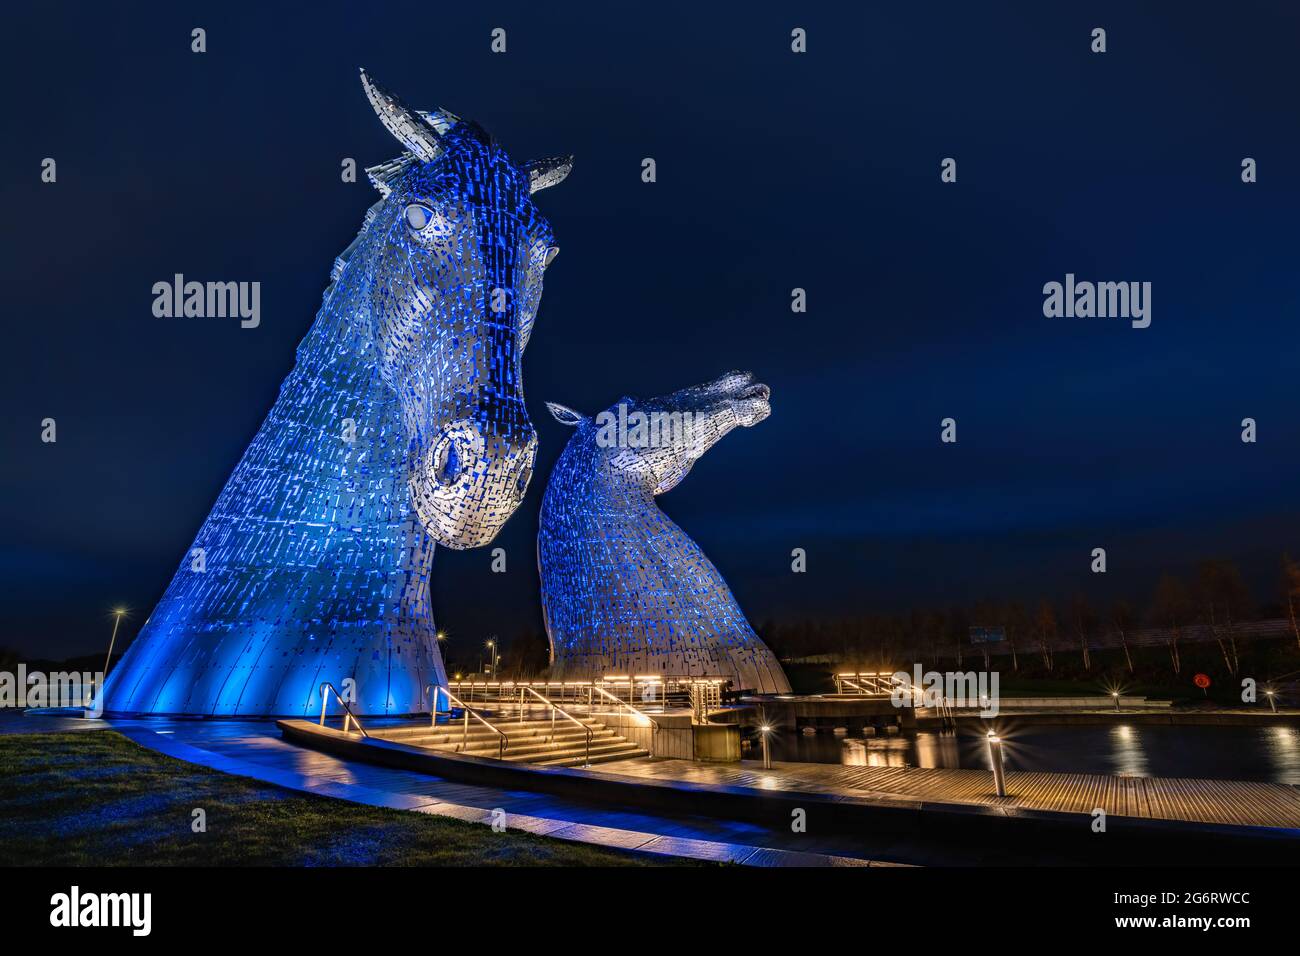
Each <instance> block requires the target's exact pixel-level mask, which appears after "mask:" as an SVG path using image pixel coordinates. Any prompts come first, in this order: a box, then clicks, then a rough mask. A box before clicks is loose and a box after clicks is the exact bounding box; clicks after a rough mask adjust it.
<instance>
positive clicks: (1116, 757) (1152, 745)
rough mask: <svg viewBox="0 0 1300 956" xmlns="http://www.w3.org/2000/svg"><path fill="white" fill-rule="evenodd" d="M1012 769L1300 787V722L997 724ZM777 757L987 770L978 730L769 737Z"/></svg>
mask: <svg viewBox="0 0 1300 956" xmlns="http://www.w3.org/2000/svg"><path fill="white" fill-rule="evenodd" d="M998 730H999V733H1000V734H1001V735H1002V738H1003V754H1004V761H1005V765H1006V768H1007V769H1008V770H1045V771H1052V772H1057V773H1104V774H1124V775H1128V776H1137V777H1208V778H1218V779H1225V780H1268V781H1273V782H1276V783H1289V784H1300V727H1295V726H1289V725H1285V724H1277V725H1271V726H1255V727H1213V726H1183V727H1179V726H1170V725H1141V724H1114V725H1104V724H1097V725H1064V724H1037V723H1034V724H1030V723H1026V722H1023V721H1021V722H1020V723H1019V724H1011V725H1009V726H1004V727H1000V728H999V729H998ZM772 759H773V760H793V761H804V762H811V763H841V764H851V765H854V766H860V767H964V768H968V769H972V768H973V769H978V770H987V769H988V767H989V758H988V743H987V740H986V739H985V737H984V732H983V731H981V730H976V729H974V728H972V729H969V730H964V731H963V732H962V733H959V734H958V735H957V736H955V737H954V736H944V735H940V734H936V733H931V732H928V731H926V732H919V733H917V734H915V735H914V736H904V737H865V738H863V737H834V736H831V735H830V734H817V735H815V736H804V735H802V734H795V733H790V732H786V733H779V732H778V733H774V734H773V735H772Z"/></svg>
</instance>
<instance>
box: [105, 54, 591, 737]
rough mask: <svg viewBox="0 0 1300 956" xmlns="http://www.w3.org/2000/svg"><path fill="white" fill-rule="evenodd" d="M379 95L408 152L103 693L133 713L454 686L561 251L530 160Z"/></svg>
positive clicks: (525, 463) (293, 706) (414, 694)
mask: <svg viewBox="0 0 1300 956" xmlns="http://www.w3.org/2000/svg"><path fill="white" fill-rule="evenodd" d="M361 79H362V84H363V86H364V88H365V91H366V94H367V96H368V97H369V99H370V102H371V104H372V105H373V107H374V109H375V111H376V112H377V113H378V114H379V118H380V119H381V120H382V121H383V123H384V125H385V126H386V127H387V128H388V129H389V130H390V131H391V132H392V134H393V135H394V136H396V137H397V138H398V140H400V141H401V143H402V145H403V146H404V147H405V151H404V152H403V153H402V154H401V155H400V156H399V157H397V158H396V159H394V160H391V161H389V162H386V163H382V164H380V165H379V166H375V167H373V168H371V169H369V170H367V172H368V173H369V175H370V180H371V182H373V183H374V185H375V187H376V188H377V189H378V190H379V191H380V193H381V194H382V198H381V199H380V200H379V202H377V203H375V204H374V205H373V206H371V208H370V209H369V210H368V211H367V212H366V215H365V220H364V222H363V224H362V227H361V230H360V231H359V232H358V234H357V236H356V238H355V239H354V240H353V242H352V244H351V245H350V246H348V248H347V249H346V250H344V252H343V253H342V255H340V256H339V257H338V258H337V259H336V260H335V262H334V269H333V271H332V273H331V276H330V280H331V281H330V283H329V286H328V287H327V288H326V290H325V295H324V299H323V301H322V303H321V305H320V309H319V310H318V311H317V313H316V319H315V321H314V322H313V323H312V325H311V327H310V328H309V329H308V331H307V334H306V336H305V337H304V338H303V340H302V342H301V343H300V344H299V346H298V351H297V360H296V361H295V362H294V365H293V368H292V370H291V371H290V372H289V374H288V376H287V377H286V378H285V380H284V382H283V384H282V385H281V386H280V392H279V394H278V396H277V397H276V400H275V404H274V405H273V406H272V408H271V410H270V411H269V412H268V413H267V416H266V418H265V419H264V420H263V422H262V425H261V427H260V428H259V429H258V431H257V434H256V435H254V436H253V439H252V441H251V442H250V443H249V445H248V447H247V449H245V451H244V454H243V455H242V456H241V458H240V460H239V462H238V464H236V466H235V469H234V471H233V472H232V473H231V475H230V478H229V479H228V480H227V481H226V484H225V486H224V487H223V488H222V491H221V494H220V496H219V497H218V499H217V501H216V503H215V504H214V505H213V507H212V510H211V511H210V512H209V513H208V517H207V519H206V520H205V521H204V522H203V526H202V527H201V528H200V529H199V531H198V534H197V535H196V536H195V538H194V541H193V544H192V545H191V547H190V549H189V550H188V552H187V553H186V554H185V556H184V558H183V559H182V562H181V564H180V567H179V568H178V569H177V571H176V573H175V575H174V576H173V577H172V581H171V584H170V585H169V587H168V588H167V591H166V593H165V594H164V595H163V597H162V599H161V600H160V601H159V602H158V604H157V606H156V607H155V608H154V611H153V613H152V614H151V615H150V616H149V619H148V620H147V621H146V622H145V624H144V626H143V628H142V629H141V631H140V634H139V636H138V637H137V638H136V640H135V641H134V642H133V643H132V645H131V647H130V649H129V650H128V652H127V654H126V656H125V657H124V658H123V660H122V662H121V663H120V664H119V665H118V666H117V667H116V668H115V669H114V670H113V672H112V676H111V677H110V678H109V680H108V682H107V685H106V686H105V695H106V699H107V709H108V710H109V711H110V712H120V713H152V714H160V713H166V714H221V715H268V714H274V715H294V716H304V715H307V714H312V713H318V712H319V709H320V708H321V706H322V697H324V701H325V704H326V705H327V706H333V705H331V704H330V703H329V702H330V697H329V696H328V688H324V689H322V687H323V685H324V684H326V683H328V684H331V685H333V686H334V687H336V688H338V693H340V694H341V695H343V696H345V697H346V696H348V695H351V702H352V705H353V706H354V708H355V710H356V712H357V713H360V714H363V715H364V714H407V713H414V712H417V711H425V710H427V708H428V707H429V705H430V703H431V699H430V692H429V690H428V688H429V687H430V686H431V685H435V684H441V685H445V684H446V682H447V675H446V668H445V667H444V665H443V662H442V657H441V654H440V652H439V650H438V641H437V631H436V629H435V626H434V618H433V609H432V608H431V606H430V597H429V584H430V580H431V578H432V574H433V562H434V554H435V551H436V549H437V547H438V545H444V546H446V547H449V548H472V547H476V546H479V545H483V544H486V543H487V542H489V541H491V540H492V538H493V537H494V536H495V535H496V534H497V532H498V531H499V530H500V529H501V526H502V525H503V524H505V522H506V520H507V519H508V518H509V517H510V515H511V514H512V513H513V512H514V511H515V509H516V508H517V507H518V506H519V503H520V501H521V500H522V499H523V496H524V491H525V490H526V489H527V487H528V482H529V478H530V475H531V472H532V465H533V457H534V455H535V454H536V450H537V437H536V434H535V433H534V430H533V426H532V423H531V422H530V421H529V420H528V414H527V412H526V411H525V410H524V393H523V383H522V381H521V378H520V365H521V358H522V356H523V352H524V347H525V346H526V345H527V344H528V338H529V334H530V333H531V331H532V326H533V319H534V317H535V316H536V313H537V306H538V300H539V299H540V297H541V294H542V273H543V272H544V271H545V269H546V266H547V265H548V264H549V263H550V261H551V259H552V258H553V257H554V255H555V252H556V249H555V244H554V240H553V239H552V236H551V229H550V227H549V225H548V224H547V222H546V220H545V218H543V217H542V215H541V214H540V213H539V212H538V210H537V207H536V206H535V205H534V204H533V193H535V192H537V191H538V190H539V189H544V188H546V187H548V186H553V185H555V184H556V183H558V182H560V181H561V180H562V179H564V177H565V176H566V175H567V174H568V172H569V168H570V161H569V160H568V159H554V160H543V161H541V162H535V163H524V164H522V165H521V164H517V163H515V162H513V161H512V160H511V159H510V157H509V156H507V155H506V153H505V151H504V150H502V149H501V147H500V146H498V145H497V144H496V143H495V142H494V141H493V140H492V138H491V137H490V136H488V135H487V134H486V133H485V132H484V131H483V130H482V129H480V128H479V127H478V126H477V125H475V124H473V123H470V122H465V121H463V120H461V119H459V118H458V117H456V116H453V115H452V114H451V113H447V112H445V111H440V110H434V111H432V112H420V111H415V110H410V109H408V108H406V107H405V106H403V105H402V104H401V103H400V102H399V101H398V100H397V99H396V97H393V96H390V95H389V94H387V93H385V92H384V91H383V90H381V89H379V87H377V86H376V85H375V84H374V83H373V82H372V81H371V80H370V78H369V77H368V76H367V75H366V74H365V73H364V72H363V73H362V77H361ZM289 320H290V321H292V319H291V318H289Z"/></svg>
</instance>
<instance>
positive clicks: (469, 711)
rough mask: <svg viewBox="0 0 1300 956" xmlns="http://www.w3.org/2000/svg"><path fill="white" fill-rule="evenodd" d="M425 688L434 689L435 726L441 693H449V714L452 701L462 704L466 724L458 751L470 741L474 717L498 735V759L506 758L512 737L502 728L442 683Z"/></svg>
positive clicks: (431, 712) (432, 719)
mask: <svg viewBox="0 0 1300 956" xmlns="http://www.w3.org/2000/svg"><path fill="white" fill-rule="evenodd" d="M424 690H425V693H428V692H429V691H430V690H432V691H433V706H432V707H430V708H429V718H430V724H429V725H430V726H434V725H436V724H437V723H438V695H439V694H440V693H441V694H446V695H447V712H448V714H450V713H451V705H452V703H456V704H458V705H459V706H460V709H461V710H462V711H463V712H464V714H465V724H464V727H463V729H462V730H461V735H460V746H458V747H457V748H456V752H457V753H462V752H464V750H465V747H466V745H467V744H468V743H469V719H470V718H471V717H473V718H474V719H475V720H477V721H478V722H479V723H480V724H482V725H483V726H484V727H486V728H487V729H488V730H490V731H492V733H494V734H496V735H497V759H498V760H505V759H506V750H507V749H508V748H509V747H510V738H509V737H507V736H506V735H505V733H503V732H502V731H501V730H498V729H497V728H496V727H494V726H493V725H492V724H490V723H488V722H487V720H485V719H484V718H483V715H482V714H480V713H479V712H478V711H476V710H474V709H473V708H472V707H470V706H468V705H467V704H466V703H465V702H464V701H463V700H461V699H460V698H459V697H457V696H456V695H455V694H453V693H452V692H451V690H450V688H447V687H443V686H442V685H441V684H430V685H429V686H428V687H426V688H425V689H424Z"/></svg>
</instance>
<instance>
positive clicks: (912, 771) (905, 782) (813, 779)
mask: <svg viewBox="0 0 1300 956" xmlns="http://www.w3.org/2000/svg"><path fill="white" fill-rule="evenodd" d="M600 769H601V771H602V772H604V773H616V774H626V775H629V776H636V777H647V778H652V779H657V780H684V781H690V782H693V783H710V784H719V785H723V786H733V787H753V788H755V789H759V790H799V791H817V792H829V793H841V794H845V795H852V796H875V797H887V798H890V799H895V800H897V799H904V800H914V801H917V802H918V803H964V804H981V805H984V806H997V807H1007V808H1019V809H1032V810H1054V811H1062V812H1066V813H1084V814H1091V813H1092V812H1093V811H1094V810H1095V809H1097V808H1101V809H1102V810H1105V811H1106V813H1107V814H1108V815H1110V814H1114V815H1117V816H1128V817H1141V818H1145V819H1158V820H1184V821H1192V822H1196V823H1219V824H1234V825H1239V826H1259V827H1286V828H1291V829H1295V828H1300V787H1294V786H1290V785H1288V784H1282V783H1253V782H1246V781H1237V780H1199V779H1192V778H1182V777H1114V776H1107V775H1104V774H1086V773H1030V772H1024V771H1009V772H1008V773H1007V775H1006V781H1007V796H1006V797H1005V798H999V797H998V796H997V795H996V794H995V793H994V792H993V776H992V774H991V773H989V772H987V771H983V770H931V769H922V768H915V767H850V766H839V765H832V764H807V763H780V762H775V761H774V762H773V764H772V769H771V770H764V769H763V765H762V764H761V763H759V762H757V761H750V760H747V761H743V762H742V763H740V764H701V763H695V762H692V761H689V760H671V759H639V760H626V761H620V762H616V763H610V764H605V765H603V766H602V767H601V768H600Z"/></svg>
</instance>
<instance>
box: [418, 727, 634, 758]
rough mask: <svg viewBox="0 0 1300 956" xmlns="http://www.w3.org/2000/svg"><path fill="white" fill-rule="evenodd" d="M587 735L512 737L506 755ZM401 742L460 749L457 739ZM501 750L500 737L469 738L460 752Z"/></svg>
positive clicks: (580, 740) (603, 736)
mask: <svg viewBox="0 0 1300 956" xmlns="http://www.w3.org/2000/svg"><path fill="white" fill-rule="evenodd" d="M622 739H623V738H622V737H619V736H618V735H616V734H615V733H614V732H613V731H612V730H601V731H597V732H596V733H593V734H592V735H591V741H592V744H593V745H595V744H596V743H597V742H604V741H608V740H622ZM586 740H587V735H586V734H584V733H583V732H582V731H581V730H578V729H576V728H575V729H574V730H573V732H572V733H564V734H561V733H558V732H557V733H556V735H555V738H554V739H551V736H550V735H549V734H545V735H539V736H537V737H522V738H521V737H511V738H510V739H509V744H510V748H509V749H508V750H507V751H506V753H507V754H527V753H536V752H539V751H542V750H546V749H552V748H554V747H557V746H568V745H574V746H577V745H579V744H585V742H586ZM402 743H405V744H409V745H410V746H412V747H431V748H433V749H434V750H457V749H460V743H461V742H460V738H459V737H453V738H452V739H451V740H438V739H426V738H423V737H415V738H412V739H410V740H404V741H402ZM500 748H501V738H500V737H491V738H488V737H481V738H478V739H474V738H471V739H470V740H469V741H467V742H466V744H465V747H464V748H463V749H461V750H460V752H461V753H467V754H474V755H475V756H485V755H487V756H494V757H495V756H496V755H497V752H498V751H499V750H500Z"/></svg>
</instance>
